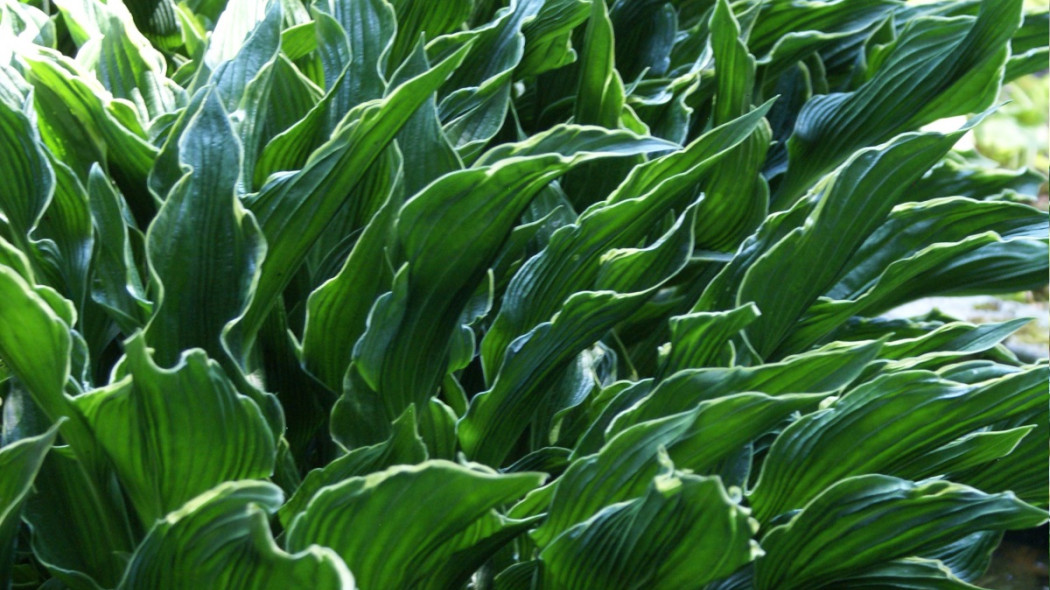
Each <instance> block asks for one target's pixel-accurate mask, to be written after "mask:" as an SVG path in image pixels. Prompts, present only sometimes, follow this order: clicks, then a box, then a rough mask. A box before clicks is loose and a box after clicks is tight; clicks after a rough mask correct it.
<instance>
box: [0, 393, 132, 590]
mask: <svg viewBox="0 0 1050 590" xmlns="http://www.w3.org/2000/svg"><path fill="white" fill-rule="evenodd" d="M6 401H7V400H5V402H6ZM66 424H68V422H67V423H66ZM63 436H65V435H63ZM66 438H67V440H68V437H66ZM84 466H85V463H84V460H83V459H81V458H78V457H77V455H75V454H74V453H73V452H72V449H70V447H68V446H66V447H61V446H60V447H56V448H54V449H52V451H51V452H50V453H48V456H47V458H46V459H45V460H44V464H43V466H42V467H41V468H40V472H39V473H38V474H37V477H36V482H35V486H34V493H33V495H32V496H30V498H29V500H28V501H27V503H26V506H25V510H24V516H23V518H24V520H25V522H26V523H27V524H28V525H29V528H30V530H31V531H32V532H33V535H32V549H33V555H34V556H35V557H36V559H38V560H39V561H40V563H41V564H42V565H43V566H44V567H45V568H47V571H48V572H50V573H51V574H52V575H54V576H55V577H56V578H58V579H59V580H61V581H62V583H64V584H65V585H67V586H69V587H70V588H73V589H74V590H98V589H99V588H113V587H115V586H116V585H117V582H119V581H120V577H121V576H122V575H123V573H124V567H125V565H126V564H127V560H126V556H127V555H128V554H130V553H131V552H132V551H134V549H135V538H134V535H133V533H132V532H131V526H130V523H129V520H128V515H127V514H126V513H125V512H124V509H123V507H124V502H125V499H124V498H123V497H121V496H119V495H118V494H120V491H119V486H118V484H117V482H116V480H115V479H114V478H113V477H112V474H110V473H107V474H106V475H105V476H104V477H103V478H101V479H102V482H103V483H104V485H99V482H98V481H96V480H95V479H98V478H95V479H93V476H91V475H90V474H89V473H87V472H86V471H85V470H84ZM118 506H119V508H117V507H118Z"/></svg>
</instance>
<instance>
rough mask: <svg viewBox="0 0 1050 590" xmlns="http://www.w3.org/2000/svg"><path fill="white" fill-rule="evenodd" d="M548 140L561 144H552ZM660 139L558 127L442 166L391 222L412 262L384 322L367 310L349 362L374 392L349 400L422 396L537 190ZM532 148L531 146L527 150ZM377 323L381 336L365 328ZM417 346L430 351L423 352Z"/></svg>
mask: <svg viewBox="0 0 1050 590" xmlns="http://www.w3.org/2000/svg"><path fill="white" fill-rule="evenodd" d="M554 138H557V139H558V141H554ZM548 139H550V140H551V143H553V144H554V146H556V147H553V149H556V150H558V151H548V149H547V148H546V146H547V140H548ZM654 144H655V145H654ZM656 146H658V147H657V149H659V148H660V147H664V144H663V143H662V142H652V141H647V140H644V139H640V138H637V137H636V136H635V135H633V134H631V133H610V132H606V131H599V130H598V129H596V128H584V129H579V128H576V127H568V126H566V127H559V128H555V129H552V130H551V131H550V132H548V133H547V134H540V135H537V136H534V137H533V138H531V139H530V140H529V141H528V142H527V143H526V144H525V145H521V146H513V147H511V146H505V147H506V149H507V151H508V152H509V153H515V152H517V153H521V154H522V155H521V156H520V157H513V158H503V159H501V160H499V164H496V165H493V166H482V167H477V168H470V169H468V170H462V171H457V172H453V173H450V174H447V175H445V176H443V177H441V178H439V179H438V180H436V181H435V182H434V183H432V184H430V185H429V186H428V187H427V188H426V189H424V190H423V191H422V192H420V193H419V194H417V195H416V196H415V197H413V198H412V199H411V200H409V201H408V202H407V203H406V204H405V205H404V206H403V207H402V208H401V211H400V213H399V215H398V219H397V224H396V235H397V237H398V242H399V244H400V250H401V252H402V253H403V256H404V258H405V259H406V260H407V265H408V266H407V270H406V271H405V272H406V274H405V278H404V279H402V280H403V281H404V286H403V289H404V293H403V294H399V296H397V297H396V298H394V299H390V300H388V301H389V302H390V304H391V307H390V308H388V309H386V310H384V313H385V314H390V315H388V316H387V318H384V319H386V321H383V322H380V321H378V320H379V319H380V318H381V316H380V315H378V314H376V313H375V312H373V314H372V316H371V317H372V321H371V322H370V324H369V326H368V329H367V331H366V334H365V335H364V337H363V338H364V339H366V340H362V341H361V342H362V343H361V344H359V345H358V347H357V350H359V351H360V352H359V353H357V354H355V359H356V360H355V370H356V371H357V372H358V373H359V374H360V375H361V377H362V378H363V379H364V381H365V382H366V383H367V384H368V385H369V387H370V388H371V389H372V391H373V392H374V393H373V394H371V396H370V395H369V394H368V393H366V392H363V391H358V392H355V395H354V396H353V398H354V399H352V400H347V401H349V402H350V403H352V404H354V406H362V405H373V406H375V405H378V404H382V406H383V407H384V408H385V414H386V416H388V417H394V416H397V415H399V414H400V413H401V412H402V411H403V410H404V408H405V407H407V406H408V404H409V403H412V402H416V403H417V404H420V405H421V404H422V403H424V401H425V400H426V398H427V397H429V396H430V395H432V394H433V392H434V391H435V390H436V389H437V387H438V386H439V385H440V383H441V381H442V379H443V377H444V374H445V372H446V371H447V368H448V354H449V340H450V336H451V334H452V333H453V332H454V331H455V330H456V329H457V328H458V326H459V323H460V322H459V318H460V315H461V314H462V312H463V304H464V302H465V301H467V299H468V298H469V296H470V294H472V293H473V292H474V291H475V290H476V289H477V287H478V285H479V283H480V281H481V279H482V277H483V276H484V275H485V273H486V271H487V270H488V267H489V265H490V264H491V263H492V262H493V261H494V260H495V258H496V256H497V254H498V253H499V248H500V246H501V245H502V244H503V243H504V242H505V241H506V240H507V237H508V235H509V234H510V231H511V229H512V228H513V226H514V224H515V223H516V222H517V220H518V218H519V217H520V216H521V214H522V212H523V211H524V209H525V207H526V206H527V205H528V203H529V201H530V200H531V199H532V198H533V196H534V195H535V194H536V193H537V192H538V191H539V189H540V188H542V187H543V186H544V185H546V184H547V183H548V182H550V181H551V180H552V179H553V178H555V177H556V176H558V175H559V174H561V173H563V172H564V171H565V170H567V169H569V168H570V167H572V166H573V165H576V164H577V163H579V162H582V161H586V160H593V159H597V158H603V157H609V156H618V155H624V154H632V153H638V152H646V151H650V150H652V149H654V147H656ZM534 149H535V150H536V151H537V154H536V155H529V153H530V152H532V151H533V150H534ZM442 226H445V227H458V228H460V230H459V231H457V232H455V233H454V234H453V235H450V234H447V233H444V232H437V231H434V229H433V228H435V227H442ZM657 272H658V273H659V271H657ZM376 309H378V308H376ZM380 331H381V332H382V333H383V336H382V342H380V340H379V339H378V338H376V339H373V334H370V333H369V332H371V333H378V332H380ZM364 343H367V347H366V345H365V344H364ZM421 350H425V351H427V353H426V354H425V355H420V354H419V352H420V351H421ZM409 367H411V369H410V368H409ZM367 397H374V398H376V399H374V401H373V400H368V399H367ZM356 411H358V412H360V410H356Z"/></svg>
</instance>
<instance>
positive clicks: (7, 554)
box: [0, 426, 58, 585]
mask: <svg viewBox="0 0 1050 590" xmlns="http://www.w3.org/2000/svg"><path fill="white" fill-rule="evenodd" d="M57 435H58V427H57V426H52V427H51V429H50V430H48V431H47V432H46V433H44V434H41V435H40V436H33V437H28V438H24V439H22V440H19V441H16V442H13V443H11V444H8V445H6V446H4V447H2V448H0V579H2V580H10V579H11V568H12V567H13V565H14V558H15V550H16V546H15V543H16V537H17V535H18V528H19V525H20V523H21V514H22V504H23V503H24V502H25V499H26V496H28V495H29V490H30V488H31V487H32V485H33V480H34V479H35V478H36V474H37V471H39V470H40V465H41V464H42V463H43V462H44V456H45V455H46V454H47V452H48V451H49V450H50V449H51V445H53V444H54V443H55V437H56V436H57ZM5 585H6V584H5Z"/></svg>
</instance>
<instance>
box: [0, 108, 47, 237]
mask: <svg viewBox="0 0 1050 590" xmlns="http://www.w3.org/2000/svg"><path fill="white" fill-rule="evenodd" d="M37 138H38V134H37V132H36V130H35V129H34V128H33V125H32V123H31V122H30V119H29V117H28V116H27V115H26V114H25V113H24V112H22V111H21V110H20V109H18V108H15V107H14V106H13V105H9V104H7V103H6V102H0V154H2V157H3V161H4V169H5V172H6V176H7V178H8V181H7V182H4V183H2V184H0V211H3V214H4V217H6V218H7V223H8V224H10V226H11V232H12V238H13V240H15V241H16V243H17V242H21V243H20V244H17V245H19V246H20V247H21V248H22V250H23V251H24V252H25V253H26V254H27V255H29V254H30V249H29V244H28V241H29V233H30V231H32V229H33V228H34V227H36V224H37V222H38V221H39V220H40V216H41V215H43V213H44V210H45V209H47V206H48V204H49V203H50V202H51V197H52V194H53V192H54V185H55V173H54V171H53V170H52V168H51V165H50V163H49V162H48V158H47V154H46V152H45V151H44V147H43V146H42V145H41V144H40V142H39V140H38V139H37Z"/></svg>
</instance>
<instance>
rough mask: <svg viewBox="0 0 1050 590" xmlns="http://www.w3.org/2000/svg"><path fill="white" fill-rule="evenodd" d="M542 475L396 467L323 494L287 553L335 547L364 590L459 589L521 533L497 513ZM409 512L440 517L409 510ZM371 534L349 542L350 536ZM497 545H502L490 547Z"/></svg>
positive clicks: (450, 466) (297, 524)
mask: <svg viewBox="0 0 1050 590" xmlns="http://www.w3.org/2000/svg"><path fill="white" fill-rule="evenodd" d="M542 480H543V477H542V476H541V475H540V474H533V473H520V474H512V475H497V474H495V473H493V472H490V471H481V470H478V469H470V468H467V467H463V466H460V465H457V464H455V463H451V462H448V461H442V460H434V461H428V462H425V463H422V464H420V465H417V466H411V467H409V466H401V467H393V468H391V469H388V470H386V471H382V472H379V473H374V474H372V475H368V476H364V477H354V478H351V479H347V480H345V481H343V482H341V483H338V484H335V485H332V486H328V487H325V488H322V489H321V490H320V491H319V492H318V493H317V494H316V495H315V496H314V498H313V500H311V501H310V503H309V504H308V505H307V506H306V510H305V512H303V513H302V514H300V515H299V516H298V517H297V518H296V519H295V520H294V521H293V522H292V525H291V526H290V527H289V529H288V533H287V541H286V544H287V546H288V547H289V548H290V549H292V550H301V549H302V548H305V547H308V546H310V545H311V544H313V543H317V544H321V545H324V546H327V547H332V548H333V549H334V550H335V551H336V552H337V553H339V555H340V556H342V557H343V559H344V560H345V561H346V563H347V565H349V566H350V569H351V570H352V571H353V572H354V575H355V577H356V579H357V581H358V583H359V584H361V586H362V587H365V588H378V587H386V586H390V587H393V588H421V589H422V588H427V589H434V590H437V589H440V588H449V587H455V586H458V585H461V584H463V583H465V582H466V581H467V579H468V578H469V577H470V575H471V574H472V573H473V572H474V570H475V569H476V568H477V567H478V566H480V565H481V563H483V562H484V560H485V559H487V558H488V556H489V555H491V553H492V552H494V551H495V550H496V549H498V548H499V547H500V546H501V545H502V544H503V543H505V542H507V541H508V540H509V539H508V538H506V535H501V532H502V531H503V530H505V529H507V528H510V530H511V532H513V533H514V534H517V533H518V532H519V530H520V525H516V524H514V522H513V521H507V520H506V519H505V518H503V517H500V516H498V515H497V514H496V513H494V512H493V508H495V507H496V506H498V505H500V504H504V503H506V502H509V501H511V500H514V499H517V498H520V497H521V496H523V495H524V494H525V493H526V492H528V491H529V490H531V489H533V488H535V487H537V486H538V485H539V484H540V483H541V482H542ZM406 505H409V506H411V505H417V506H425V505H430V506H441V507H442V509H441V510H440V511H435V510H424V511H421V512H420V511H413V510H403V509H402V508H403V507H404V506H406ZM355 530H356V531H370V533H369V534H368V535H348V534H346V532H347V531H355ZM492 539H496V540H498V541H499V542H498V543H492V542H491V540H492Z"/></svg>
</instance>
